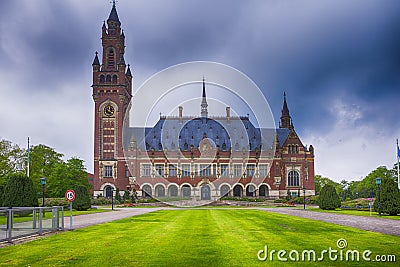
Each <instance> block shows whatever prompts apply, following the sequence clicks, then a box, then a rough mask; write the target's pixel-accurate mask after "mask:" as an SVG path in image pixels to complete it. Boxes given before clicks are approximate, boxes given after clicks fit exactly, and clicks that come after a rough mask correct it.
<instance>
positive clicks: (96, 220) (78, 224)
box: [64, 208, 163, 230]
mask: <svg viewBox="0 0 400 267" xmlns="http://www.w3.org/2000/svg"><path fill="white" fill-rule="evenodd" d="M160 209H163V208H118V209H115V210H114V211H109V212H102V213H92V214H85V215H79V216H73V217H72V229H77V228H83V227H87V226H91V225H95V224H100V223H106V222H111V221H115V220H120V219H124V218H128V217H131V216H135V215H141V214H144V213H149V212H153V211H157V210H160ZM65 214H66V215H67V214H69V211H66V212H65ZM69 222H70V217H69V216H67V217H65V218H64V228H65V229H66V230H68V229H69Z"/></svg>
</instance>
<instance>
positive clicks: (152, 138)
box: [124, 117, 290, 151]
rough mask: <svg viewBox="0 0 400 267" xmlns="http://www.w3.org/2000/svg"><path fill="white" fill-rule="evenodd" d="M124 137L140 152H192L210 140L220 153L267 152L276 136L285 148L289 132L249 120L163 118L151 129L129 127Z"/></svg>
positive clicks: (245, 118) (127, 144)
mask: <svg viewBox="0 0 400 267" xmlns="http://www.w3.org/2000/svg"><path fill="white" fill-rule="evenodd" d="M126 131H127V132H126V133H127V134H126V135H124V146H125V148H127V147H128V146H129V143H130V141H131V140H133V139H134V140H135V141H136V145H137V147H138V148H139V149H141V150H147V151H150V150H152V149H154V150H155V151H162V150H164V149H167V150H168V151H174V150H177V149H178V148H179V149H180V150H181V151H190V149H191V146H193V147H195V148H197V147H198V146H199V144H200V142H201V141H202V140H203V138H205V137H206V138H209V139H211V140H212V141H213V142H214V143H215V146H216V147H219V148H220V150H221V151H229V150H230V149H231V148H232V151H242V150H243V149H244V150H246V151H248V150H249V149H250V150H252V151H254V150H255V149H258V150H267V149H269V148H271V147H272V144H273V142H274V140H275V134H277V137H278V141H279V144H280V145H281V146H282V145H283V144H284V143H285V141H286V139H287V137H288V136H289V133H290V130H289V129H260V128H257V127H254V125H253V124H252V123H251V121H250V120H249V119H248V117H240V118H238V117H235V118H231V120H230V121H229V122H228V121H227V120H226V118H217V119H213V118H202V117H198V118H193V119H183V120H182V122H180V121H179V118H177V117H174V118H168V117H163V118H160V120H159V121H158V122H157V123H156V125H155V126H154V127H152V128H150V127H148V128H129V129H127V130H126ZM132 137H133V138H132Z"/></svg>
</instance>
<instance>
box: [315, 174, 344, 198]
mask: <svg viewBox="0 0 400 267" xmlns="http://www.w3.org/2000/svg"><path fill="white" fill-rule="evenodd" d="M314 181H315V193H316V194H319V193H320V192H321V189H322V188H323V187H324V186H325V185H327V184H330V185H332V186H333V187H335V188H336V191H337V192H341V191H342V186H341V184H339V183H337V182H334V181H332V180H331V179H329V178H327V177H322V176H321V175H315V177H314Z"/></svg>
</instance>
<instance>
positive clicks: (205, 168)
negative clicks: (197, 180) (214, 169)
mask: <svg viewBox="0 0 400 267" xmlns="http://www.w3.org/2000/svg"><path fill="white" fill-rule="evenodd" d="M210 175H211V166H210V165H208V164H200V176H201V177H209V176H210Z"/></svg>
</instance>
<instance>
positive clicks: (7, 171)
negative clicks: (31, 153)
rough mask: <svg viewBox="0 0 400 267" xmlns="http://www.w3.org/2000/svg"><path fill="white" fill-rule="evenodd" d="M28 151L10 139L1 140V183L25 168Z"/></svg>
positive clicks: (4, 182)
mask: <svg viewBox="0 0 400 267" xmlns="http://www.w3.org/2000/svg"><path fill="white" fill-rule="evenodd" d="M25 155H26V151H25V150H24V149H21V148H20V147H19V146H18V145H13V144H12V143H11V142H10V141H7V140H4V139H3V140H0V184H3V185H4V184H6V183H7V177H9V176H11V175H13V174H16V173H22V172H24V170H25V161H26V156H25Z"/></svg>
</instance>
